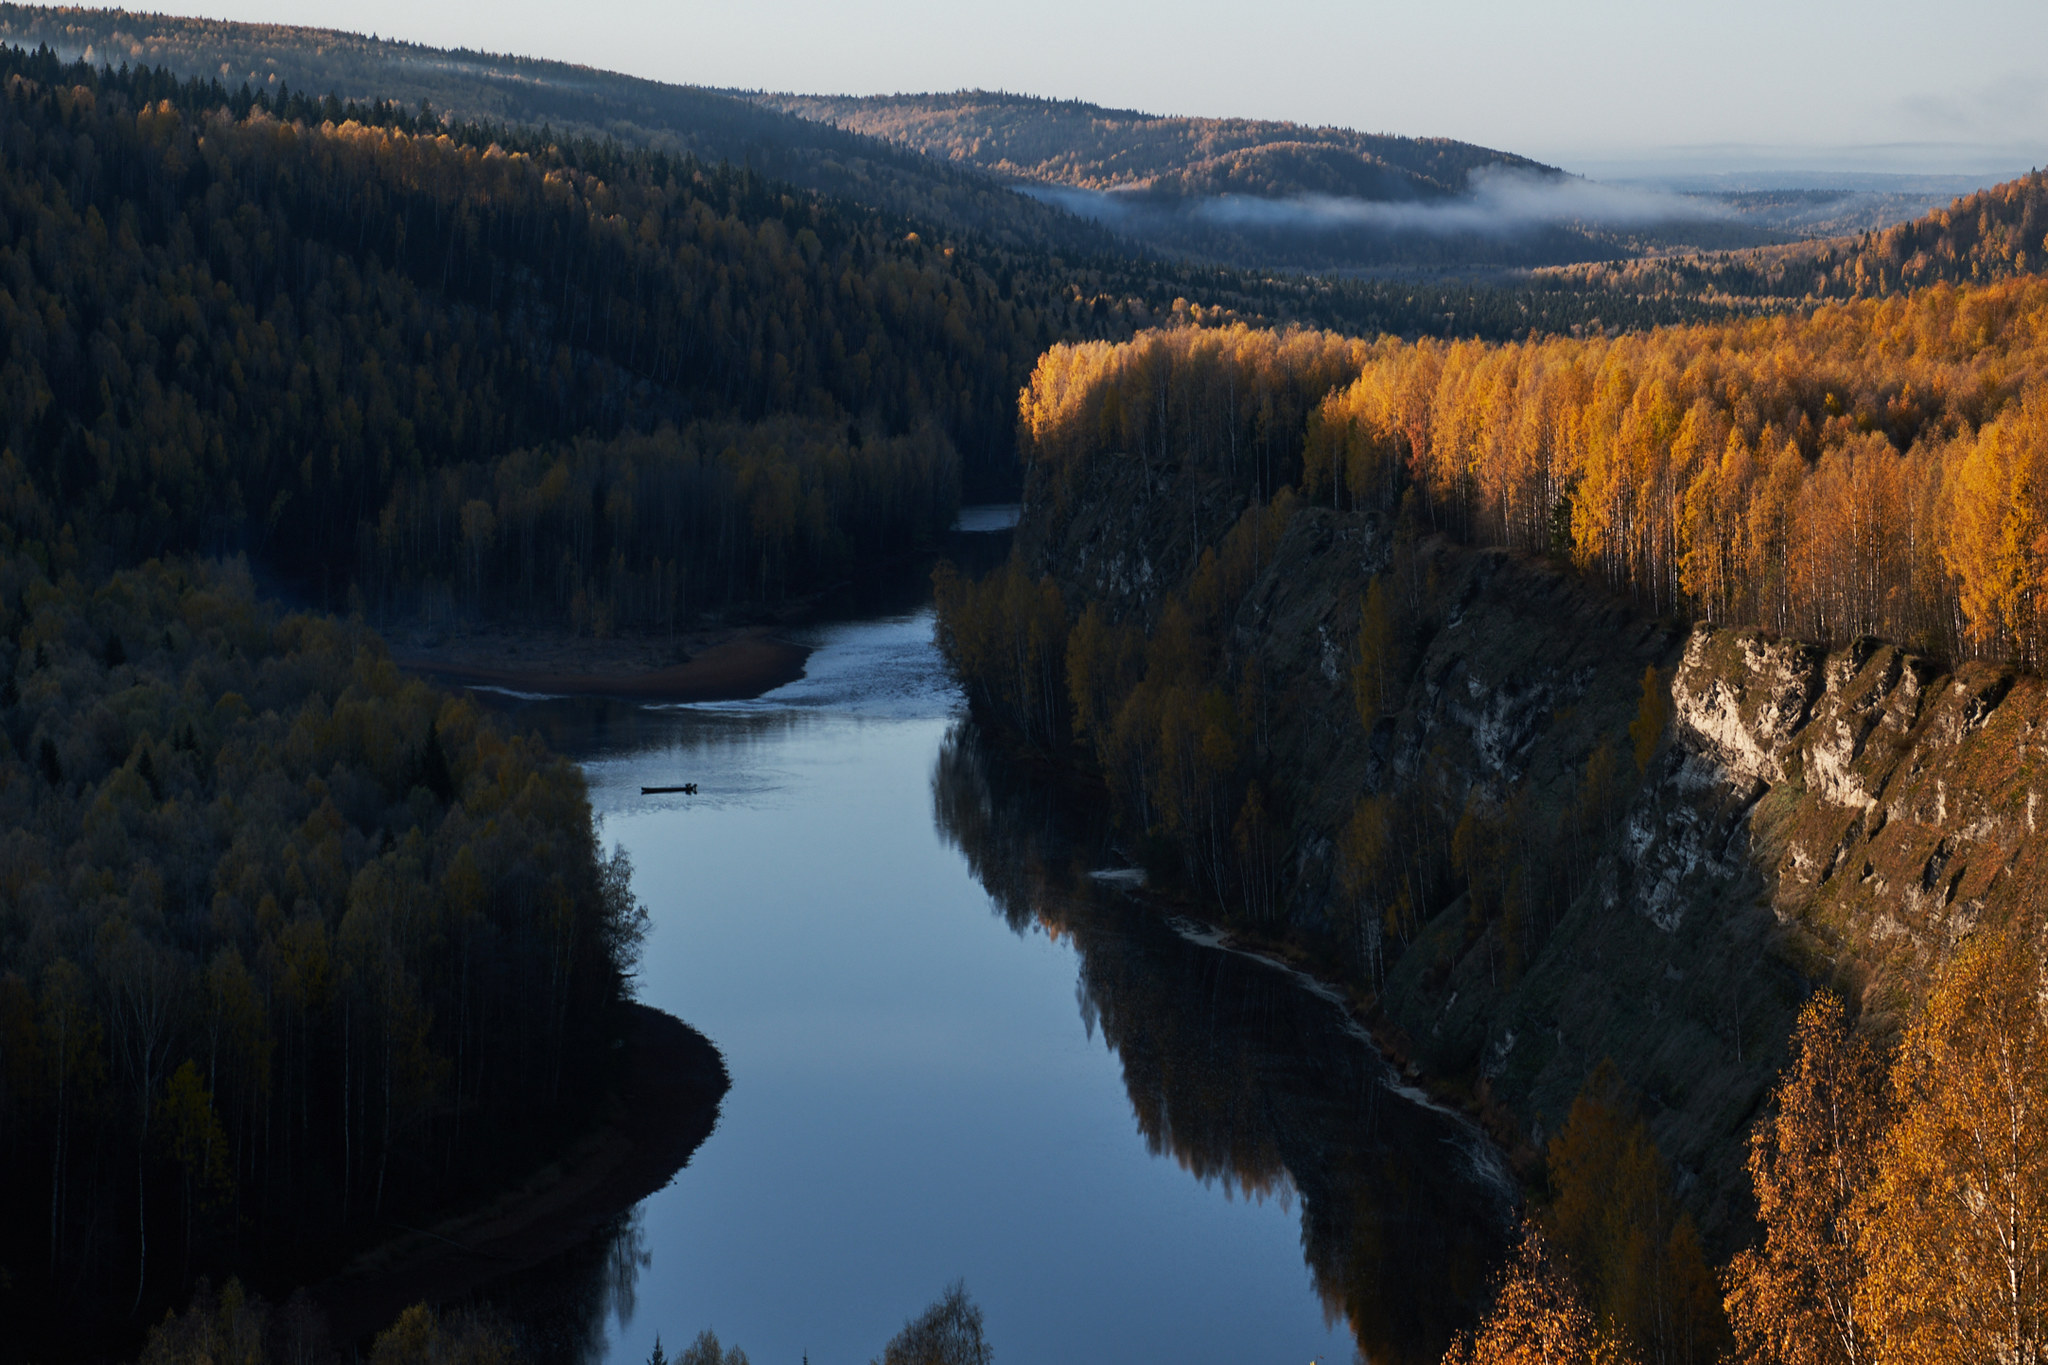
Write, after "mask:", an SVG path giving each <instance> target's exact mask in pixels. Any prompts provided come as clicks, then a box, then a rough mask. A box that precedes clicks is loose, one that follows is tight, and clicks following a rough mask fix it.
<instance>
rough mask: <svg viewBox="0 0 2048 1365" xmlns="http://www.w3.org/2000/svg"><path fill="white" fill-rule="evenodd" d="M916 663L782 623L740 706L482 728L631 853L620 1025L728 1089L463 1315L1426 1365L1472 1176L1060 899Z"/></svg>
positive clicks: (1280, 1004) (1054, 820)
mask: <svg viewBox="0 0 2048 1365" xmlns="http://www.w3.org/2000/svg"><path fill="white" fill-rule="evenodd" d="M982 519H983V520H988V521H992V522H995V523H997V524H998V525H1000V523H1001V518H1000V517H997V516H990V515H987V514H984V515H983V518H982ZM974 525H975V523H974V522H973V521H970V522H969V523H968V526H969V528H970V529H972V527H973V526H974ZM992 529H993V528H992ZM931 630H932V623H931V617H930V613H929V609H928V608H918V609H916V610H911V611H898V612H894V613H889V614H883V615H879V616H874V617H869V618H866V619H861V620H857V621H851V622H847V623H843V624H838V625H831V626H825V627H820V628H818V629H817V630H816V631H815V632H814V637H813V640H812V643H813V644H814V645H815V647H816V652H815V653H813V655H812V656H811V660H810V666H809V670H808V673H807V676H806V677H804V678H803V679H802V680H800V681H799V682H796V683H794V684H792V685H790V686H788V687H785V688H782V689H780V690H779V691H776V692H773V693H770V694H769V695H767V696H765V697H762V698H760V699H759V700H757V701H752V702H744V703H733V704H725V705H700V706H687V707H647V706H630V705H624V704H616V703H603V702H588V701H577V702H568V701H536V702H526V703H519V704H516V705H515V706H514V707H513V710H512V719H513V721H514V723H516V724H519V725H521V726H533V727H537V728H539V729H541V730H542V731H543V733H545V734H546V735H547V736H548V737H549V739H550V740H551V742H553V743H554V744H556V745H557V746H559V747H560V748H561V749H563V750H564V751H565V752H568V753H570V754H572V755H574V756H575V757H577V758H578V759H579V760H580V761H581V762H582V763H583V765H584V768H585V771H586V773H587V774H588V776H589V780H590V786H591V799H592V802H593V805H594V806H595V808H596V810H597V811H598V813H599V815H600V817H601V819H602V821H603V838H604V840H605V841H606V843H607V844H610V843H612V842H618V843H622V844H624V845H625V847H626V848H627V849H628V850H629V851H630V853H631V855H632V858H633V862H634V867H635V869H636V871H635V885H636V889H637V891H638V894H639V895H640V897H641V899H642V900H643V901H645V902H646V904H647V905H648V907H649V909H650V910H651V911H652V912H653V917H654V924H655V927H654V931H653V933H652V935H651V936H650V938H649V940H648V944H647V951H646V955H645V959H644V961H643V963H642V968H641V975H640V982H639V993H640V997H641V999H643V1000H645V1001H647V1002H648V1003H649V1004H652V1005H655V1006H657V1007H659V1008H661V1009H664V1010H668V1011H670V1012H672V1013H674V1014H676V1015H679V1016H680V1017H682V1018H684V1019H686V1020H688V1021H689V1022H690V1023H691V1024H692V1025H694V1026H695V1027H697V1028H698V1029H700V1030H702V1031H703V1032H704V1033H705V1034H707V1035H708V1036H709V1037H710V1038H711V1039H712V1041H714V1042H715V1043H716V1044H717V1045H718V1046H719V1048H720V1049H721V1050H722V1051H723V1052H724V1054H725V1058H726V1063H727V1066H728V1068H729V1069H730V1071H731V1075H732V1089H731V1092H730V1093H729V1094H728V1095H727V1097H726V1099H725V1103H724V1108H723V1111H722V1114H721V1117H720V1121H719V1124H718V1128H717V1130H716V1131H715V1132H714V1133H713V1134H712V1136H711V1137H710V1138H709V1139H708V1140H707V1141H706V1142H705V1144H704V1146H703V1147H702V1148H700V1149H699V1151H698V1152H697V1154H696V1156H695V1158H694V1159H693V1160H692V1162H691V1164H690V1165H689V1167H688V1168H686V1169H685V1170H683V1171H682V1172H680V1173H679V1174H678V1175H677V1177H676V1179H675V1180H674V1181H673V1182H672V1183H671V1184H670V1185H669V1186H668V1187H667V1188H666V1189H664V1190H662V1191H660V1192H659V1193H657V1194H655V1195H653V1196H652V1197H650V1198H649V1199H647V1200H646V1201H644V1202H643V1203H642V1204H641V1205H640V1207H639V1208H638V1209H637V1210H635V1211H634V1213H633V1214H632V1215H631V1216H630V1217H628V1218H626V1219H623V1220H621V1222H620V1223H619V1225H618V1226H617V1227H616V1228H614V1229H613V1230H612V1232H611V1233H610V1234H609V1235H608V1236H606V1237H604V1238H601V1239H599V1240H598V1241H597V1242H595V1243H593V1244H592V1245H591V1246H589V1247H586V1248H584V1249H581V1250H580V1251H578V1252H577V1253H574V1254H572V1255H571V1256H569V1257H566V1258H563V1260H562V1261H561V1262H559V1263H557V1264H555V1265H552V1266H549V1267H545V1268H543V1269H542V1270H540V1271H536V1272H531V1273H529V1274H528V1275H526V1276H522V1277H520V1279H519V1280H518V1281H517V1282H516V1283H514V1284H512V1285H508V1286H506V1287H505V1288H503V1289H501V1290H500V1291H499V1292H498V1293H496V1294H494V1296H493V1297H494V1299H495V1300H496V1301H497V1302H498V1303H499V1304H500V1306H501V1307H503V1308H505V1309H506V1310H507V1311H508V1312H511V1313H512V1314H513V1315H514V1316H515V1317H521V1318H523V1319H524V1320H525V1321H527V1323H528V1324H529V1325H530V1326H531V1327H533V1328H534V1329H535V1330H536V1331H541V1332H544V1333H545V1334H546V1335H547V1336H548V1337H549V1339H550V1340H551V1341H552V1342H553V1347H552V1350H553V1352H554V1354H555V1355H556V1356H557V1357H558V1358H559V1359H562V1360H564V1361H574V1362H578V1365H585V1363H586V1362H588V1363H589V1365H595V1362H598V1361H604V1362H615V1363H618V1365H626V1363H629V1362H630V1363H631V1365H638V1362H641V1361H644V1360H645V1359H646V1358H647V1356H648V1353H649V1351H650V1350H651V1349H652V1347H653V1344H654V1339H655V1336H656V1334H657V1333H659V1334H660V1336H661V1339H662V1341H663V1343H664V1344H665V1345H666V1346H667V1347H669V1348H671V1351H672V1350H673V1348H674V1347H676V1346H678V1345H681V1344H684V1343H686V1342H688V1341H689V1340H690V1339H691V1338H692V1337H694V1336H695V1335H696V1334H697V1333H698V1332H699V1331H701V1330H703V1329H705V1328H710V1329H712V1330H714V1331H716V1332H717V1334H718V1336H719V1337H720V1339H721V1340H723V1341H725V1342H726V1343H728V1344H735V1343H736V1344H738V1345H740V1346H742V1347H743V1348H744V1349H745V1350H746V1352H747V1354H748V1356H749V1358H750V1359H751V1360H752V1361H754V1362H755V1365H771V1363H774V1362H786V1363H787V1365H798V1362H801V1361H805V1360H809V1361H816V1362H820V1365H840V1363H841V1362H845V1363H846V1365H858V1362H863V1361H867V1360H869V1359H870V1358H873V1357H877V1356H879V1355H880V1352H881V1348H882V1346H883V1344H884V1343H885V1342H886V1341H887V1340H888V1339H889V1337H890V1336H891V1335H893V1334H894V1333H895V1331H896V1330H897V1329H898V1328H899V1327H900V1326H901V1325H902V1324H903V1322H904V1320H905V1319H906V1318H908V1317H910V1316H911V1315H913V1314H915V1313H916V1312H918V1311H919V1310H920V1309H922V1308H923V1307H924V1305H925V1304H927V1303H928V1302H930V1301H931V1300H932V1299H933V1298H935V1297H936V1296H937V1295H938V1294H939V1292H940V1291H941V1290H942V1289H943V1288H944V1286H945V1285H946V1284H948V1283H949V1282H951V1281H952V1280H954V1279H957V1278H964V1279H965V1281H966V1283H967V1287H968V1289H969V1291H970V1292H971V1293H972V1294H973V1295H974V1297H975V1299H976V1301H977V1302H979V1303H980V1304H981V1306H982V1307H983V1309H984V1310H985V1312H986V1315H987V1330H988V1334H989V1338H990V1340H991V1341H992V1342H993V1344H994V1345H995V1347H996V1350H997V1352H998V1357H999V1359H1001V1360H1003V1361H1005V1362H1013V1363H1016V1365H1023V1363H1025V1362H1048V1365H1050V1363H1052V1362H1059V1363H1061V1365H1087V1363H1088V1362H1097V1361H1100V1362H1112V1361H1115V1362H1130V1361H1173V1362H1177V1365H1203V1363H1204V1362H1216V1363H1217V1365H1223V1363H1224V1362H1231V1363H1232V1365H1248V1363H1251V1362H1264V1361H1272V1362H1289V1363H1290V1365H1301V1362H1304V1361H1311V1360H1321V1361H1325V1362H1328V1361H1339V1360H1345V1359H1349V1358H1351V1357H1352V1356H1353V1355H1354V1354H1358V1355H1362V1356H1363V1357H1365V1358H1367V1359H1370V1360H1373V1361H1388V1362H1395V1361H1401V1362H1405V1361H1434V1360H1435V1359H1436V1358H1437V1357H1438V1356H1439V1355H1440V1354H1441V1352H1442V1350H1443V1347H1444V1344H1445V1342H1446V1340H1447V1338H1448V1336H1449V1334H1450V1333H1451V1331H1453V1330H1454V1329H1455V1328H1457V1327H1459V1326H1462V1325H1464V1324H1465V1323H1466V1322H1468V1321H1469V1319H1470V1317H1471V1315H1472V1313H1473V1311H1474V1308H1475V1305H1476V1303H1477V1302H1478V1299H1479V1297H1480V1294H1481V1292H1482V1290H1483V1286H1484V1282H1485V1277H1486V1275H1487V1273H1488V1271H1489V1269H1490V1268H1491V1266H1492V1265H1493V1264H1494V1262H1495V1260H1496V1258H1497V1257H1498V1255H1499V1252H1500V1247H1501V1244H1502V1239H1503V1237H1504V1234H1505V1228H1506V1223H1507V1218H1508V1208H1509V1202H1510V1200H1511V1199H1512V1191H1511V1190H1510V1189H1509V1188H1508V1187H1507V1186H1506V1184H1505V1182H1504V1176H1503V1174H1502V1172H1501V1171H1500V1169H1499V1166H1498V1164H1497V1163H1496V1162H1495V1161H1494V1160H1493V1158H1492V1154H1491V1151H1490V1149H1489V1148H1488V1147H1487V1146H1486V1144H1485V1143H1484V1142H1483V1140H1481V1139H1480V1138H1479V1137H1478V1135H1477V1134H1476V1133H1475V1132H1474V1131H1473V1130H1472V1129H1471V1128H1470V1126H1469V1125H1467V1124H1465V1123H1464V1122H1463V1121H1462V1120H1460V1119H1458V1118H1456V1117H1455V1116H1452V1115H1448V1114H1445V1113H1443V1112H1441V1111H1439V1110H1436V1109H1434V1108H1432V1107H1431V1106H1429V1105H1428V1104H1427V1103H1425V1102H1422V1101H1421V1100H1420V1098H1419V1097H1417V1096H1413V1095H1412V1094H1404V1093H1402V1091H1401V1090H1400V1089H1399V1088H1398V1086H1397V1084H1396V1078H1395V1077H1394V1075H1393V1074H1392V1072H1391V1071H1390V1069H1389V1068H1388V1067H1387V1066H1386V1064H1385V1063H1384V1062H1383V1061H1382V1060H1381V1059H1380V1057H1379V1056H1378V1054H1377V1053H1376V1052H1374V1051H1373V1050H1372V1048H1371V1046H1370V1044H1369V1042H1368V1041H1366V1040H1365V1039H1363V1038H1362V1037H1361V1036H1360V1033H1359V1031H1358V1030H1357V1029H1356V1027H1355V1026H1354V1025H1352V1024H1351V1023H1350V1021H1349V1020H1348V1018H1346V1017H1345V1015H1344V1014H1343V1013H1342V1011H1341V1010H1340V1009H1339V1008H1338V1007H1337V1006H1336V1005H1335V1004H1334V1003H1333V1002H1332V1001H1331V1000H1330V999H1328V998H1327V997H1326V996H1324V995H1322V994H1319V993H1318V992H1316V991H1315V990H1313V989H1310V988H1308V987H1307V986H1306V985H1305V984H1304V983H1303V982H1302V981H1301V980H1299V979H1298V978H1295V977H1293V976H1292V975H1290V974H1288V973H1285V972H1283V971H1281V970H1278V969H1276V968H1274V967H1272V966H1270V965H1268V964H1266V963H1264V962H1261V961H1258V960H1256V959H1252V958H1248V957H1245V956H1243V955H1241V954H1237V953H1232V952H1229V951H1227V950H1224V949H1221V948H1219V947H1217V946H1215V945H1214V944H1213V943H1212V942H1209V941H1206V940H1205V936H1204V935H1203V934H1202V933H1201V932H1200V931H1199V929H1198V928H1196V927H1194V926H1190V925H1185V924H1183V925H1181V926H1178V927H1176V926H1175V925H1173V924H1170V923H1168V922H1166V921H1164V920H1162V918H1161V917H1160V916H1158V915H1157V914H1156V913H1153V912H1150V911H1146V910H1144V909H1142V908H1140V907H1138V906H1137V905H1136V904H1134V903H1133V902H1132V901H1131V900H1130V899H1129V897H1128V896H1126V895H1124V894H1123V893H1122V892H1120V891H1119V890H1118V887H1117V883H1116V880H1115V879H1113V878H1111V879H1104V878H1101V877H1097V876H1093V875H1091V874H1092V873H1097V872H1100V871H1103V870H1105V869H1104V866H1103V864H1104V863H1105V861H1106V859H1107V855H1105V854H1102V853H1100V852H1098V851H1096V850H1095V848H1094V841H1093V840H1092V839H1091V838H1090V837H1089V836H1088V835H1087V833H1086V832H1085V831H1078V832H1077V831H1076V830H1074V829H1073V828H1071V827H1070V825H1069V823H1068V819H1069V817H1068V816H1067V815H1066V813H1065V812H1063V811H1062V810H1061V809H1060V808H1059V804H1058V803H1057V802H1055V801H1054V800H1053V799H1052V797H1051V796H1050V795H1049V794H1048V793H1047V792H1045V791H1043V790H1042V789H1038V788H1035V787H1034V786H1033V785H1032V784H1031V783H1030V782H1028V781H1026V780H1025V779H1024V778H1023V777H1022V776H1021V775H1019V774H1017V773H1016V772H1014V771H1011V770H1010V768H1009V767H1008V766H1007V765H1005V764H1004V763H1003V762H1002V761H1001V760H1000V759H999V758H998V757H997V756H996V755H995V754H994V753H993V752H992V750H991V749H990V747H989V746H987V745H986V744H984V743H983V741H982V740H981V738H980V736H978V735H977V733H976V732H975V730H974V728H973V726H972V724H971V723H970V722H969V721H968V720H967V719H966V718H965V716H964V712H963V707H962V704H961V701H960V698H959V696H958V694H957V692H956V690H955V689H954V688H953V687H952V685H951V684H950V682H949V681H948V680H947V678H946V677H945V675H944V672H943V669H942V668H941V666H940V662H939V659H938V656H937V653H936V651H935V650H934V648H933V647H932V644H931ZM686 781H687V782H695V783H697V784H698V787H699V793H700V794H699V795H697V796H695V797H687V796H643V795H641V793H640V788H641V786H643V785H667V784H672V783H680V782H686Z"/></svg>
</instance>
